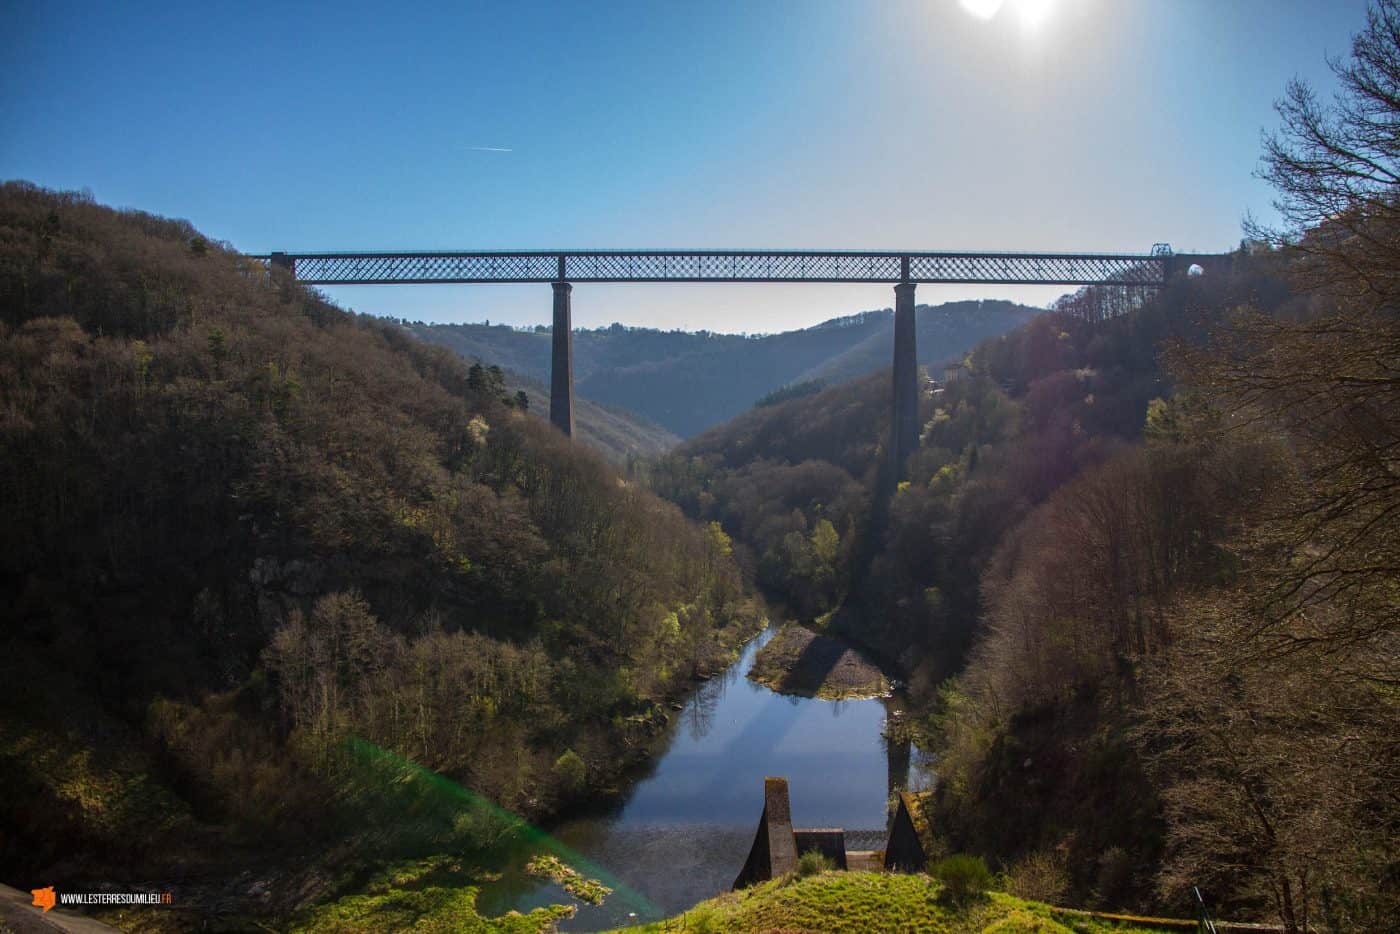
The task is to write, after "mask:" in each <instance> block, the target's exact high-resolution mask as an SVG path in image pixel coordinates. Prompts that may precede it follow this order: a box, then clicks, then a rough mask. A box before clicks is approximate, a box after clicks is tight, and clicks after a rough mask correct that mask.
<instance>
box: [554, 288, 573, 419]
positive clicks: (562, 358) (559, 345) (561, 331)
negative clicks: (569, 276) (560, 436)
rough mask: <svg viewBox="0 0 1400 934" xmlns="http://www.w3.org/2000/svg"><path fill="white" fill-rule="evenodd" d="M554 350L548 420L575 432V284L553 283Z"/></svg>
mask: <svg viewBox="0 0 1400 934" xmlns="http://www.w3.org/2000/svg"><path fill="white" fill-rule="evenodd" d="M551 284H552V285H553V286H554V353H553V356H552V357H551V359H550V364H549V420H550V421H551V422H553V423H554V427H555V428H558V429H559V430H560V431H562V432H563V433H564V434H565V435H567V436H568V437H571V438H572V437H573V434H574V326H573V314H572V311H571V308H570V300H569V296H570V295H571V294H572V292H573V291H574V287H573V286H572V285H570V284H569V283H567V282H562V281H561V282H554V283H551Z"/></svg>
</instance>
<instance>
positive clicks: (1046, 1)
mask: <svg viewBox="0 0 1400 934" xmlns="http://www.w3.org/2000/svg"><path fill="white" fill-rule="evenodd" d="M958 5H959V6H961V7H962V8H963V9H964V10H965V11H967V12H968V13H971V14H972V15H973V16H975V17H977V18H978V19H980V20H990V19H992V18H993V17H995V16H996V15H997V14H998V13H999V12H1001V9H1002V7H1009V8H1010V9H1011V10H1013V11H1014V13H1015V15H1016V19H1017V20H1018V21H1019V22H1020V23H1021V28H1022V29H1025V30H1027V31H1034V30H1036V29H1039V28H1040V27H1041V26H1042V25H1044V23H1045V21H1046V20H1048V19H1049V18H1050V14H1051V13H1052V12H1053V11H1054V7H1055V0H958Z"/></svg>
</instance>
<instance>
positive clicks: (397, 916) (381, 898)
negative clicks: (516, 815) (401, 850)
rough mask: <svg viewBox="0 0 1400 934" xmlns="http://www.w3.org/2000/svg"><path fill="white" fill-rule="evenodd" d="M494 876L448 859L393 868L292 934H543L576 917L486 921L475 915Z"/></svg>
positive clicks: (535, 914) (562, 909)
mask: <svg viewBox="0 0 1400 934" xmlns="http://www.w3.org/2000/svg"><path fill="white" fill-rule="evenodd" d="M488 881H490V877H489V876H488V875H486V874H484V873H481V872H479V871H476V870H473V869H470V868H467V867H464V866H462V865H461V864H460V863H458V862H457V861H456V860H453V859H451V858H449V857H441V856H439V857H431V858H429V859H423V860H412V861H408V862H404V863H399V864H397V865H394V866H391V867H389V868H388V869H385V870H384V871H383V872H381V873H380V874H379V875H378V876H377V877H376V878H375V879H373V880H372V881H371V882H370V883H369V884H368V885H367V886H366V887H365V888H364V890H363V891H361V892H358V893H356V894H354V895H347V896H345V897H344V898H340V899H337V900H336V901H333V902H330V903H328V904H324V905H319V906H317V907H316V908H314V909H312V910H310V911H307V912H305V913H304V914H303V915H302V916H301V917H300V918H299V919H298V923H296V924H295V925H294V926H293V927H292V928H291V930H292V931H308V932H309V931H316V932H322V931H331V932H343V934H349V932H368V931H421V932H425V934H427V932H441V934H447V932H452V934H542V932H546V931H552V930H554V922H555V921H557V920H559V919H561V918H566V917H568V916H570V915H572V914H573V913H574V909H573V908H572V907H568V906H563V905H551V906H550V907H549V908H536V909H535V910H534V911H532V912H530V913H529V914H527V915H522V914H520V913H518V912H514V911H512V912H509V913H507V914H504V915H502V916H501V917H499V918H485V917H482V915H481V914H480V913H478V912H477V910H476V896H477V892H478V891H479V883H482V882H488Z"/></svg>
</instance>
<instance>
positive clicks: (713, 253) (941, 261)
mask: <svg viewBox="0 0 1400 934" xmlns="http://www.w3.org/2000/svg"><path fill="white" fill-rule="evenodd" d="M252 258H254V259H260V260H263V261H266V262H267V263H269V264H270V266H271V267H272V269H273V270H281V271H282V272H283V273H285V274H289V275H291V276H292V277H293V278H294V279H296V280H297V281H299V282H303V283H305V284H307V285H406V284H429V283H443V284H446V283H492V282H496V283H541V284H544V283H548V284H549V285H550V286H551V288H552V289H553V292H554V336H553V355H552V359H551V372H550V404H549V418H550V421H551V422H553V423H554V425H555V426H556V427H557V428H558V429H559V430H560V431H562V432H563V433H564V434H566V435H572V434H573V431H574V372H573V331H572V300H573V290H574V283H577V282H857V283H888V284H890V285H892V286H894V298H895V303H894V309H895V311H894V386H893V389H894V392H893V411H892V413H891V414H892V418H891V428H890V441H889V454H890V458H891V463H890V465H889V466H890V468H891V469H890V474H889V476H891V477H892V478H893V479H894V480H895V481H897V480H899V479H902V478H903V475H904V470H905V464H906V461H907V460H908V457H909V455H910V454H912V453H913V452H914V451H915V450H916V449H917V448H918V444H919V423H918V399H919V395H918V363H917V356H916V353H915V336H914V335H915V330H914V289H915V287H916V286H917V285H918V284H919V283H940V284H942V283H967V284H986V285H1063V286H1085V285H1097V286H1109V287H1118V288H1124V289H1156V288H1160V287H1162V286H1163V285H1165V284H1166V283H1167V281H1168V280H1169V279H1170V278H1171V277H1172V275H1174V274H1175V273H1176V272H1178V271H1181V270H1185V269H1187V268H1188V266H1189V265H1190V264H1191V263H1193V262H1196V261H1203V262H1209V261H1218V260H1219V259H1220V257H1218V256H1210V255H1196V256H1193V255H1182V254H1174V253H1173V252H1172V250H1171V247H1170V246H1168V245H1167V244H1164V243H1159V244H1156V245H1155V246H1154V247H1153V248H1152V250H1151V251H1150V252H1148V253H1011V252H987V253H974V252H898V251H896V252H855V251H833V250H530V251H512V252H507V251H452V252H407V253H288V252H274V253H271V254H267V255H263V256H255V257H252Z"/></svg>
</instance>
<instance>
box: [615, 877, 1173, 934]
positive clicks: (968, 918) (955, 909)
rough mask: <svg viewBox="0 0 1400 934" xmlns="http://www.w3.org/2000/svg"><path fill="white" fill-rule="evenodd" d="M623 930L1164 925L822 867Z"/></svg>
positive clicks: (1090, 930)
mask: <svg viewBox="0 0 1400 934" xmlns="http://www.w3.org/2000/svg"><path fill="white" fill-rule="evenodd" d="M627 930H628V931H631V932H633V934H662V932H691V934H719V932H758V931H767V932H775V934H776V932H781V934H807V932H820V934H845V932H850V934H880V932H891V934H893V932H899V934H915V932H921V934H922V932H926V934H1108V932H1126V931H1132V932H1139V934H1146V932H1157V931H1161V932H1164V931H1166V930H1168V929H1166V928H1155V927H1150V926H1145V925H1138V924H1133V923H1128V922H1115V921H1108V920H1105V919H1101V918H1094V917H1088V916H1082V915H1066V914H1057V913H1055V912H1054V910H1053V909H1051V908H1050V907H1049V906H1048V905H1042V904H1039V903H1037V902H1028V901H1023V900H1022V899H1019V898H1013V897H1012V896H1010V895H1003V894H1001V893H999V892H990V893H988V894H987V895H986V896H984V897H982V898H980V899H978V900H976V901H973V902H972V903H970V904H967V905H964V906H958V905H955V904H953V903H952V902H951V901H950V900H949V899H947V898H946V896H945V895H944V893H943V891H942V889H941V887H940V886H939V884H938V883H937V882H935V881H933V880H932V879H930V878H929V877H928V876H924V875H916V876H908V875H894V874H889V873H871V872H827V873H822V874H820V875H815V876H810V877H808V878H806V879H801V878H796V877H789V878H787V879H775V880H773V881H772V882H765V883H763V884H761V885H756V886H754V887H753V888H750V889H746V890H744V891H742V892H729V893H726V894H724V895H721V896H719V897H718V898H713V899H711V900H710V901H707V902H701V903H700V904H699V905H696V906H695V907H694V908H692V909H691V910H690V911H687V912H686V913H685V914H683V915H680V916H678V917H675V918H670V919H667V920H666V921H661V922H657V923H655V924H648V925H643V926H641V927H637V928H629V929H627Z"/></svg>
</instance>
